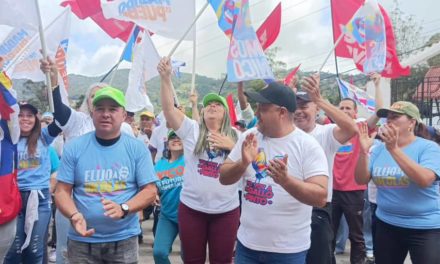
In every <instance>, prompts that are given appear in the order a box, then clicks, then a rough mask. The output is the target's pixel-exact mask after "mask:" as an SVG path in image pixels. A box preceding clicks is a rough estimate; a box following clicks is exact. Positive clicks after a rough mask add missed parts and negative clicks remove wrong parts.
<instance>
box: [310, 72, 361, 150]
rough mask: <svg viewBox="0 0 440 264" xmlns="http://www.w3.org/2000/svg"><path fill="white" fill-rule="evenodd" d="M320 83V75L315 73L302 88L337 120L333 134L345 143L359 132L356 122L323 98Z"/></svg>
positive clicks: (334, 120)
mask: <svg viewBox="0 0 440 264" xmlns="http://www.w3.org/2000/svg"><path fill="white" fill-rule="evenodd" d="M319 83H320V76H319V74H315V75H313V76H311V77H306V78H304V80H303V82H302V88H303V89H304V90H305V91H306V92H307V93H308V94H309V96H310V99H311V100H312V101H313V102H314V103H315V104H316V105H317V106H318V107H319V108H321V109H322V110H323V111H324V112H325V114H326V115H327V116H328V117H329V118H330V119H331V120H333V122H335V124H336V125H337V127H336V128H335V129H334V130H333V134H334V136H335V138H336V140H338V142H339V143H341V144H344V143H345V142H347V141H348V140H350V139H351V138H352V137H353V136H354V135H355V134H356V133H357V126H356V123H355V122H354V120H353V119H351V118H350V117H349V116H348V115H346V114H344V112H342V111H341V110H339V109H338V108H337V107H335V106H334V105H332V104H331V103H329V102H328V101H326V100H325V99H324V98H322V96H321V92H320V89H319Z"/></svg>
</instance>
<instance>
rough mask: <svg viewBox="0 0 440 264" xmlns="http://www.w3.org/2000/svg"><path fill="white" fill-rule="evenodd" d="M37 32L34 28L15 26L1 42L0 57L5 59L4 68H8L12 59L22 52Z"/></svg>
mask: <svg viewBox="0 0 440 264" xmlns="http://www.w3.org/2000/svg"><path fill="white" fill-rule="evenodd" d="M35 33H36V32H35V31H33V30H28V29H24V28H15V29H13V30H12V31H11V32H10V33H9V34H8V36H6V38H5V39H4V40H3V42H2V43H1V44H0V57H2V58H3V60H4V64H3V67H4V68H7V67H8V66H9V64H10V63H11V62H12V60H13V59H14V58H15V57H17V56H19V55H20V54H21V52H22V51H23V50H24V48H25V47H26V45H27V44H28V43H29V41H30V40H31V38H32V37H33V36H34V35H35Z"/></svg>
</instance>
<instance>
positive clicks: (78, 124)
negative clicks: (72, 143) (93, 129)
mask: <svg viewBox="0 0 440 264" xmlns="http://www.w3.org/2000/svg"><path fill="white" fill-rule="evenodd" d="M70 110H71V111H70V117H69V120H67V122H66V124H65V125H64V126H60V124H59V123H58V122H56V123H57V125H58V126H59V127H60V128H61V130H63V133H64V136H65V137H66V139H71V138H74V137H77V136H80V135H83V134H85V133H87V132H88V131H85V130H84V126H85V123H86V122H87V119H88V117H87V115H86V114H84V113H83V112H79V111H75V110H74V109H72V108H70Z"/></svg>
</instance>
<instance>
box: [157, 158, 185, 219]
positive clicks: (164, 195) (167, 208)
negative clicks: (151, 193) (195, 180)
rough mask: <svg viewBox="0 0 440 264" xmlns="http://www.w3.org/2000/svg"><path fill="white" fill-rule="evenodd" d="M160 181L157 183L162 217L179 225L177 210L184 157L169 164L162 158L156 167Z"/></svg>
mask: <svg viewBox="0 0 440 264" xmlns="http://www.w3.org/2000/svg"><path fill="white" fill-rule="evenodd" d="M154 169H155V171H156V174H157V177H158V178H159V181H157V182H156V186H157V189H158V190H159V195H160V203H161V209H160V213H161V216H163V217H166V218H168V219H169V220H171V221H174V222H176V223H177V209H178V207H179V201H180V191H181V190H182V183H183V172H184V169H185V161H184V158H183V155H182V156H180V157H179V158H178V159H177V160H175V161H173V162H171V163H170V162H169V161H168V160H167V159H165V158H162V159H160V160H159V161H158V162H157V163H156V166H154Z"/></svg>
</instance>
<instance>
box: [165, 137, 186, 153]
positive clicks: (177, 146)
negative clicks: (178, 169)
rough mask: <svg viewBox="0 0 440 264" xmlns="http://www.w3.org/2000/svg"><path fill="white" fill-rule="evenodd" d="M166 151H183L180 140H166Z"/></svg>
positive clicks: (176, 138) (173, 138)
mask: <svg viewBox="0 0 440 264" xmlns="http://www.w3.org/2000/svg"><path fill="white" fill-rule="evenodd" d="M168 149H169V150H170V151H181V150H183V144H182V140H180V138H178V137H171V138H170V139H168Z"/></svg>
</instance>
